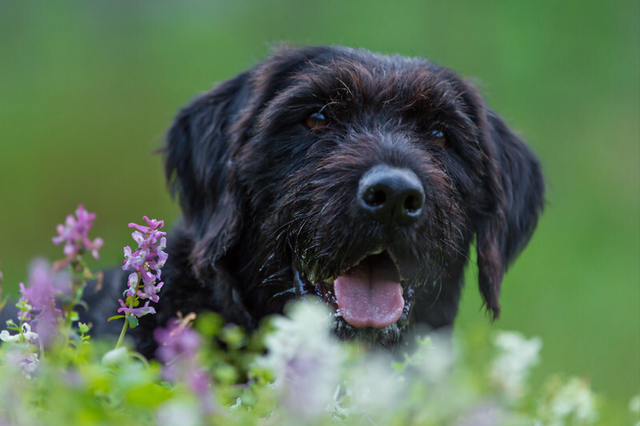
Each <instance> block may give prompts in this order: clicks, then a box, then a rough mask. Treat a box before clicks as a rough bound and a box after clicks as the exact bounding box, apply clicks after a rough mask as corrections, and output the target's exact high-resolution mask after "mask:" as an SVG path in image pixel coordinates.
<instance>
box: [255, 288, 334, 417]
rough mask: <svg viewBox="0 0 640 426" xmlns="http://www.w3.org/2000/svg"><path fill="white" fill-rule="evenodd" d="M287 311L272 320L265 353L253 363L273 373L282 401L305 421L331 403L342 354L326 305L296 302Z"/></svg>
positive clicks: (315, 415)
mask: <svg viewBox="0 0 640 426" xmlns="http://www.w3.org/2000/svg"><path fill="white" fill-rule="evenodd" d="M287 314H288V315H289V317H290V318H286V317H277V318H275V319H274V321H273V325H274V326H275V327H276V330H275V332H273V333H271V334H269V335H268V336H267V337H266V338H265V345H266V347H267V349H268V353H267V355H266V356H264V357H262V358H260V359H258V360H257V361H256V364H257V365H259V366H261V367H265V368H269V369H271V370H272V371H273V372H274V374H275V376H276V382H275V387H276V389H277V390H278V392H279V393H280V395H281V402H282V403H283V404H284V405H285V406H286V408H287V409H288V410H289V411H291V412H292V413H294V414H295V415H297V416H299V417H298V419H299V420H300V419H302V420H304V421H308V420H310V419H313V418H315V417H317V416H319V415H321V414H322V413H324V412H325V410H326V409H327V407H330V406H331V405H332V401H333V393H334V390H335V389H336V387H337V385H338V381H339V378H340V369H341V368H340V367H341V365H342V361H343V359H344V354H343V352H342V350H341V347H340V346H339V345H338V343H337V342H336V341H335V339H334V338H333V337H332V335H331V334H330V331H329V330H330V326H331V324H332V321H333V318H332V315H331V313H330V312H329V311H328V309H327V307H326V306H324V305H323V304H321V303H317V302H315V301H309V300H307V301H302V302H297V303H294V304H292V305H289V306H288V309H287Z"/></svg>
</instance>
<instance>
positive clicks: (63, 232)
mask: <svg viewBox="0 0 640 426" xmlns="http://www.w3.org/2000/svg"><path fill="white" fill-rule="evenodd" d="M95 218H96V215H95V213H89V212H88V211H87V210H85V208H84V207H83V206H82V204H80V205H79V206H78V208H77V209H76V217H74V216H73V215H68V216H67V219H66V220H65V223H64V225H62V224H60V225H58V226H57V227H56V231H57V232H58V236H57V237H53V238H52V239H51V240H52V241H53V243H54V244H55V245H59V244H61V243H65V244H64V249H63V252H64V254H65V255H66V257H65V258H64V259H63V260H62V261H60V262H59V263H57V264H56V269H57V270H60V269H62V268H64V267H65V266H67V265H68V264H69V263H71V261H72V260H73V259H74V258H75V257H76V256H77V255H78V254H82V252H83V251H84V250H87V251H90V252H91V254H92V255H93V257H94V258H95V259H97V258H98V250H99V249H100V248H101V247H102V245H103V244H104V243H103V241H102V239H101V238H96V239H95V240H93V241H91V240H90V239H89V236H88V234H89V230H90V229H91V227H92V226H93V221H94V220H95Z"/></svg>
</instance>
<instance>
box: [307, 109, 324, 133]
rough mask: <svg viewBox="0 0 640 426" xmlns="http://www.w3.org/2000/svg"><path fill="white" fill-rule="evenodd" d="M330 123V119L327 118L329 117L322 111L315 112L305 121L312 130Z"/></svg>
mask: <svg viewBox="0 0 640 426" xmlns="http://www.w3.org/2000/svg"><path fill="white" fill-rule="evenodd" d="M328 123H329V119H327V117H326V116H325V115H324V114H323V113H321V112H314V113H313V114H311V115H310V116H309V117H307V119H306V120H305V122H304V124H305V126H307V127H308V128H309V129H310V130H315V129H320V128H322V127H324V126H326V125H327V124H328Z"/></svg>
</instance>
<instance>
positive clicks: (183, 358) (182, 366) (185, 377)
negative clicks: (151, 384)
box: [153, 318, 214, 413]
mask: <svg viewBox="0 0 640 426" xmlns="http://www.w3.org/2000/svg"><path fill="white" fill-rule="evenodd" d="M153 337H154V339H155V340H156V342H157V343H158V350H157V351H156V355H157V356H158V359H159V360H160V361H162V362H163V363H164V366H163V368H162V374H163V376H164V377H165V379H167V380H169V381H172V382H177V381H183V382H184V383H186V384H187V386H188V387H189V389H191V391H192V392H193V393H194V394H195V395H197V396H198V399H199V401H200V404H201V406H202V409H203V411H204V412H206V413H212V412H213V411H214V405H213V392H212V390H211V378H210V377H209V374H208V373H207V371H206V370H205V369H204V368H203V367H202V366H201V365H200V363H199V362H198V349H199V348H200V345H201V343H202V340H201V338H200V335H199V334H198V333H197V332H195V331H194V330H192V329H191V328H189V327H187V326H186V324H185V323H184V321H183V322H181V321H180V320H178V319H177V318H172V319H170V320H169V321H168V322H167V327H166V328H156V329H155V330H154V332H153Z"/></svg>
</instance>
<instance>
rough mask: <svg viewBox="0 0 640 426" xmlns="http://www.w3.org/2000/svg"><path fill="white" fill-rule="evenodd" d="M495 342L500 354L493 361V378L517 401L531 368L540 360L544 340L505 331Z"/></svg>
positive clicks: (491, 374) (509, 396)
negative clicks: (527, 337)
mask: <svg viewBox="0 0 640 426" xmlns="http://www.w3.org/2000/svg"><path fill="white" fill-rule="evenodd" d="M494 344H495V345H496V346H497V347H498V349H500V354H499V355H498V356H497V357H496V358H495V360H494V361H493V364H492V367H491V372H490V376H491V379H492V380H493V381H494V383H496V384H497V385H498V386H499V387H500V388H501V389H503V390H504V392H505V395H506V396H507V397H508V398H509V399H511V400H512V401H515V400H517V399H519V398H520V397H522V395H523V393H524V387H525V381H526V379H527V377H528V376H529V370H530V369H531V367H533V366H534V365H536V364H537V363H538V362H539V354H540V349H541V348H542V340H540V338H538V337H533V338H531V339H526V338H525V337H524V336H523V335H521V334H520V333H517V332H514V331H504V332H501V333H500V334H498V335H497V336H496V338H495V341H494Z"/></svg>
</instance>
